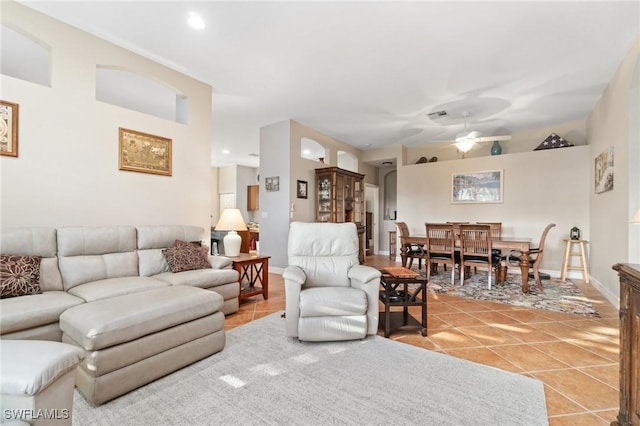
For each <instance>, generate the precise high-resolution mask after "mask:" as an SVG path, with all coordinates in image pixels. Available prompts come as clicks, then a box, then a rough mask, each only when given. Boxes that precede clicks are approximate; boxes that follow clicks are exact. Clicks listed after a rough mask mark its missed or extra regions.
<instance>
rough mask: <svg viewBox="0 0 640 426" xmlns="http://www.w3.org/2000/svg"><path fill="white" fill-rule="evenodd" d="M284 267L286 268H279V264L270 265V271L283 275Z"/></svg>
mask: <svg viewBox="0 0 640 426" xmlns="http://www.w3.org/2000/svg"><path fill="white" fill-rule="evenodd" d="M284 269H285V268H278V267H277V266H269V273H270V274H278V275H282V273H283V272H284Z"/></svg>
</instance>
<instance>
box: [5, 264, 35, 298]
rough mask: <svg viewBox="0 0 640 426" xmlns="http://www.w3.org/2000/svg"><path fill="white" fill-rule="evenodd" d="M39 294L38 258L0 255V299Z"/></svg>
mask: <svg viewBox="0 0 640 426" xmlns="http://www.w3.org/2000/svg"><path fill="white" fill-rule="evenodd" d="M39 293H42V290H41V289H40V256H18V255H13V254H0V298H3V299H4V298H6V297H17V296H26V295H28V294H39Z"/></svg>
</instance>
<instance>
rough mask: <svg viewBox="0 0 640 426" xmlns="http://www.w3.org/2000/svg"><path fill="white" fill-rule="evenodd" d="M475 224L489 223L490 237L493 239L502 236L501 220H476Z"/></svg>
mask: <svg viewBox="0 0 640 426" xmlns="http://www.w3.org/2000/svg"><path fill="white" fill-rule="evenodd" d="M476 225H489V227H490V228H491V238H492V239H494V240H497V239H500V238H501V237H502V222H476Z"/></svg>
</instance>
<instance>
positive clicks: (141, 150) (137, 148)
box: [119, 127, 172, 176]
mask: <svg viewBox="0 0 640 426" xmlns="http://www.w3.org/2000/svg"><path fill="white" fill-rule="evenodd" d="M171 142H172V141H171V139H167V138H163V137H161V136H156V135H150V134H148V133H142V132H137V131H135V130H129V129H123V128H122V127H120V152H119V163H120V170H128V171H131V172H140V173H152V174H156V175H164V176H171Z"/></svg>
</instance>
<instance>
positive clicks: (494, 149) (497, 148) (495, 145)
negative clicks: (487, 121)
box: [491, 141, 502, 155]
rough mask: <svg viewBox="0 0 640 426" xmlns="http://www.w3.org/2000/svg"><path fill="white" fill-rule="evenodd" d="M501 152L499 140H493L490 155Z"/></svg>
mask: <svg viewBox="0 0 640 426" xmlns="http://www.w3.org/2000/svg"><path fill="white" fill-rule="evenodd" d="M500 154H502V147H501V146H500V141H493V145H491V155H500Z"/></svg>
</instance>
